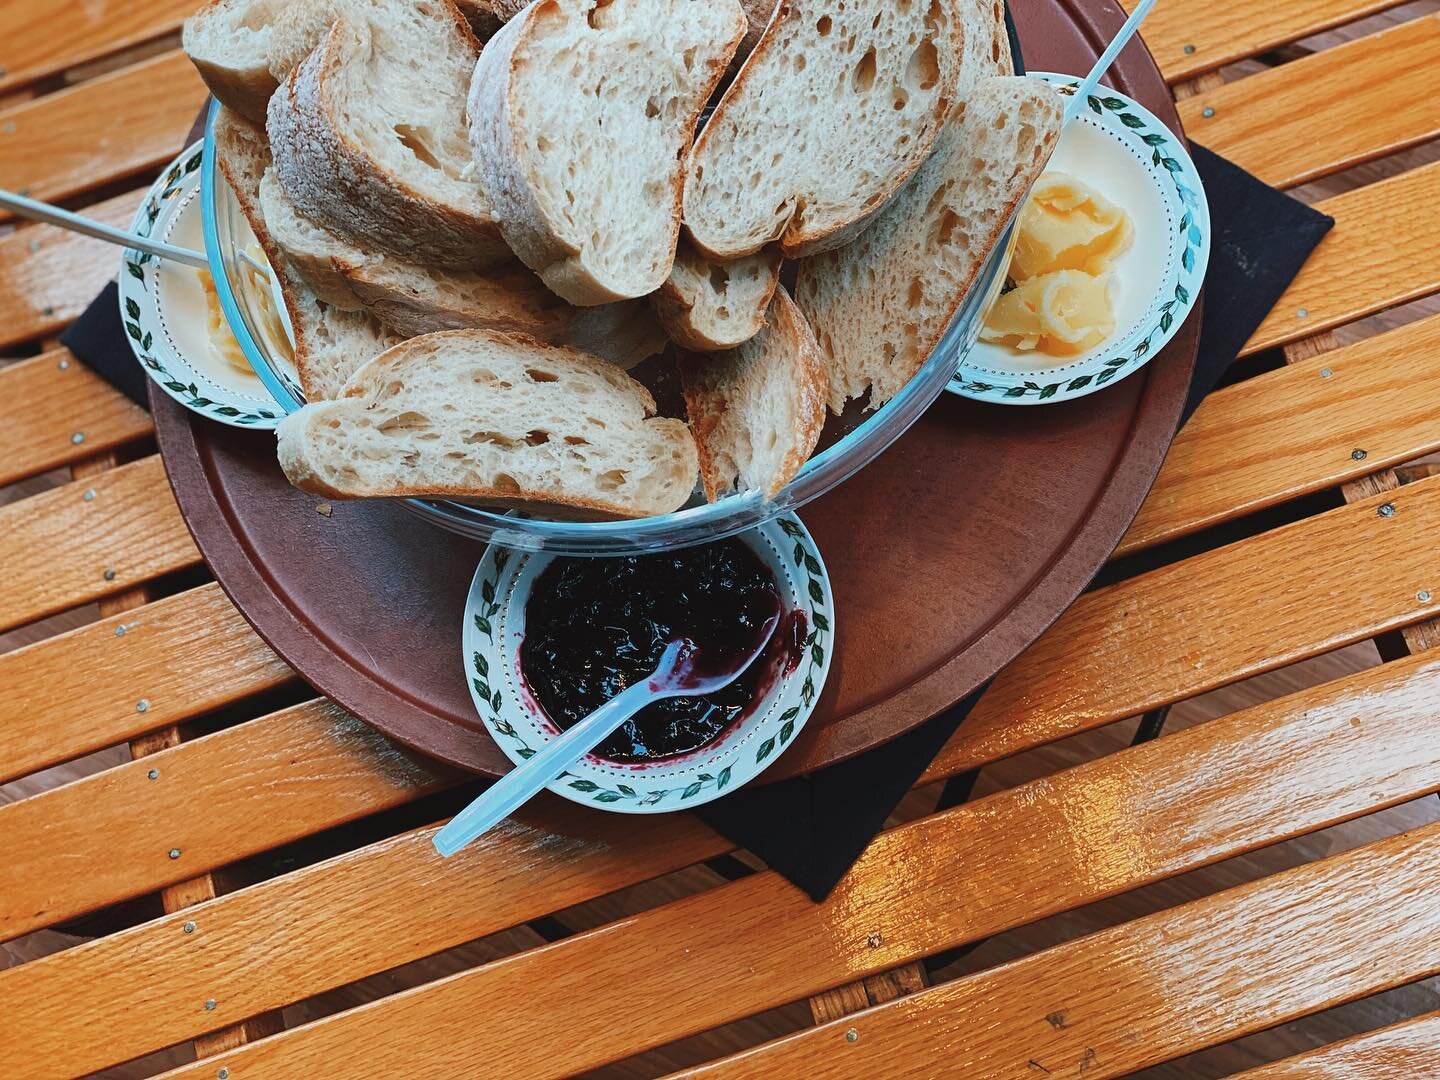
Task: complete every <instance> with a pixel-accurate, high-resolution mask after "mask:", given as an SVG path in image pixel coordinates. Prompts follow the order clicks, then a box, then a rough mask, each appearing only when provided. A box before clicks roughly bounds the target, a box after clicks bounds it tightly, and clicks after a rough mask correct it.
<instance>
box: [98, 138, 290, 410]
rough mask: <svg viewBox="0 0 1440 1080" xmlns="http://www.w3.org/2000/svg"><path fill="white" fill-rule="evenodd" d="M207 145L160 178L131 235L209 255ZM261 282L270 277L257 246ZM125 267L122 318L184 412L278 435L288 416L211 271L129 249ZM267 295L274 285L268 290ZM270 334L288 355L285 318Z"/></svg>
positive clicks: (137, 349)
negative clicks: (204, 189) (204, 228)
mask: <svg viewBox="0 0 1440 1080" xmlns="http://www.w3.org/2000/svg"><path fill="white" fill-rule="evenodd" d="M201 145H202V144H200V143H196V144H195V145H194V146H192V147H190V148H189V149H187V150H186V151H185V152H184V153H182V154H181V155H180V156H179V157H177V158H176V159H175V161H174V162H173V163H172V164H171V165H170V167H169V168H167V169H166V170H165V171H164V172H163V173H161V174H160V178H159V179H158V180H156V181H155V184H154V185H153V186H152V187H151V189H150V191H149V192H148V193H147V195H146V197H145V200H144V202H142V203H141V204H140V209H139V210H138V211H137V212H136V214H135V220H134V221H133V222H132V223H131V231H133V232H136V233H139V234H140V235H142V236H149V237H154V238H155V239H157V240H163V241H165V242H167V243H171V244H177V245H179V246H181V247H186V248H191V249H200V248H203V241H202V238H201V223H200V199H199V194H200V155H201ZM255 252H256V255H257V262H258V268H257V269H255V270H254V271H253V272H254V273H255V274H256V275H257V276H263V275H264V274H265V273H266V270H265V264H264V262H263V259H264V256H263V255H260V254H259V245H258V244H256V245H255ZM122 258H123V261H122V265H121V268H120V277H119V292H120V318H121V321H122V322H123V323H124V326H125V335H126V339H127V340H128V341H129V342H130V347H131V349H132V350H133V351H134V353H135V357H136V359H137V360H139V361H140V366H141V367H142V368H143V369H144V371H145V373H146V374H147V375H149V376H150V378H151V380H152V381H154V383H155V384H156V385H157V386H158V387H160V389H162V390H163V391H164V392H165V393H166V394H168V395H169V396H170V397H171V398H173V399H174V400H175V401H178V402H179V403H180V404H181V405H183V406H185V408H187V409H189V410H191V411H192V412H197V413H199V414H200V415H202V416H206V417H208V418H210V419H211V420H218V421H220V422H221V423H222V424H231V425H233V426H235V427H247V428H260V429H271V428H274V427H275V425H276V424H277V423H279V422H280V418H281V417H283V416H284V415H285V410H284V409H282V408H281V407H280V406H279V405H277V404H276V402H275V399H274V398H273V397H272V396H271V394H270V392H269V391H268V390H266V389H265V386H264V384H263V383H261V382H260V380H259V378H258V377H256V375H255V372H254V369H253V368H252V367H251V366H250V363H249V362H248V361H247V360H246V359H245V355H244V353H242V352H241V351H240V346H239V343H238V342H236V340H235V336H234V335H233V334H232V333H231V332H230V327H229V324H228V323H227V322H226V320H225V317H224V314H223V312H222V311H221V309H220V302H219V298H218V296H217V295H216V293H215V286H214V284H213V282H212V281H211V279H210V274H209V272H208V271H205V270H199V269H196V268H195V267H192V266H187V265H185V264H183V263H179V262H171V261H169V260H164V259H157V258H154V257H152V256H149V255H146V254H144V253H142V252H139V251H135V250H133V249H130V248H126V249H125V251H124V254H123V257H122ZM263 287H264V288H265V289H267V290H268V284H267V285H265V286H263ZM266 332H267V333H268V334H269V335H271V336H272V337H273V341H274V347H275V349H276V350H277V351H278V350H282V349H284V350H288V347H289V342H288V338H287V336H286V330H285V328H284V326H283V324H282V322H281V321H280V319H279V318H278V317H276V318H275V320H274V326H273V327H267V328H266Z"/></svg>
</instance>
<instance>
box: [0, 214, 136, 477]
mask: <svg viewBox="0 0 1440 1080" xmlns="http://www.w3.org/2000/svg"><path fill="white" fill-rule="evenodd" d="M3 243H4V242H3V241H0V246H3ZM0 281H3V279H0ZM4 287H5V286H4V285H3V284H0V290H3V289H4ZM152 430H153V429H152V427H151V424H150V416H149V414H148V413H146V411H145V410H144V409H142V408H140V406H138V405H136V404H134V403H133V402H132V401H130V399H129V398H127V397H125V395H124V394H122V393H120V392H119V391H118V390H116V389H114V388H113V387H111V386H110V384H109V383H107V382H106V381H105V380H104V379H102V378H100V377H99V376H98V375H96V374H95V373H94V372H92V371H91V370H90V369H89V368H87V367H86V366H85V365H84V364H82V363H80V361H78V360H76V359H75V357H74V356H72V355H71V353H70V350H69V349H56V350H54V351H53V352H48V353H45V354H44V355H42V356H36V357H34V358H33V359H30V360H22V361H20V362H19V363H16V364H11V365H10V366H9V367H6V368H0V485H3V484H10V483H14V482H15V481H16V480H21V479H23V478H25V477H27V476H33V475H35V474H36V473H42V472H46V471H47V470H49V469H55V468H59V467H60V466H62V465H69V464H72V463H73V462H75V461H76V460H78V459H79V458H81V457H82V456H87V455H90V454H94V453H95V452H96V451H97V450H110V449H113V448H115V447H117V446H120V445H122V444H124V443H127V442H132V441H133V440H135V439H138V438H141V437H143V436H145V435H148V434H150V432H151V431H152ZM76 435H79V436H80V440H79V441H78V442H77V441H76Z"/></svg>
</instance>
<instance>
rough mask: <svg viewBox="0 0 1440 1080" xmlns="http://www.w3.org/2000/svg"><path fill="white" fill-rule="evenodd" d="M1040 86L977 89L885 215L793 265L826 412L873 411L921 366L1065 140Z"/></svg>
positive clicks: (1000, 84)
mask: <svg viewBox="0 0 1440 1080" xmlns="http://www.w3.org/2000/svg"><path fill="white" fill-rule="evenodd" d="M1062 112H1063V104H1062V99H1061V97H1060V95H1059V94H1057V93H1056V92H1055V91H1054V90H1052V89H1051V88H1050V87H1049V86H1047V85H1046V84H1045V83H1042V82H1040V81H1039V80H1038V79H1027V78H1023V77H1019V78H1017V77H1014V76H1009V77H1003V78H993V79H987V80H985V81H984V82H982V83H980V84H979V85H978V86H977V87H976V88H975V89H974V90H973V91H972V92H971V93H970V96H969V99H968V101H967V102H966V104H965V109H964V116H963V119H961V120H960V121H959V122H957V123H954V124H952V125H951V126H950V128H949V129H948V130H947V131H946V134H945V137H944V139H942V141H941V145H940V147H939V148H938V149H937V150H936V152H935V155H934V156H933V157H932V158H931V159H930V160H929V161H928V162H926V163H925V166H924V168H922V169H921V170H920V171H919V172H918V173H917V174H916V175H915V178H914V179H913V180H911V181H910V183H909V184H907V185H906V186H905V188H904V190H903V191H902V192H901V193H900V196H899V197H898V198H897V199H895V201H894V202H892V203H891V204H890V206H889V207H887V208H886V210H885V212H884V214H882V215H881V216H880V217H879V219H877V220H876V222H875V223H874V224H873V225H872V226H871V227H870V228H869V229H868V230H866V232H865V233H864V235H862V236H861V237H860V239H859V240H857V241H856V242H855V243H853V244H851V245H850V246H849V247H846V248H842V249H841V250H839V251H832V252H829V253H827V254H824V255H820V256H817V257H815V258H812V259H805V260H803V261H802V262H801V263H800V266H799V269H798V271H797V277H796V285H795V300H796V303H798V304H799V305H800V309H801V310H802V311H803V312H804V313H805V317H806V318H807V319H809V321H810V325H811V326H812V327H814V329H815V337H816V339H817V340H818V341H819V343H820V347H821V349H823V350H824V351H825V353H826V355H827V356H828V357H829V358H830V408H831V409H833V410H834V411H835V412H837V413H838V412H840V411H841V410H842V409H843V408H844V406H845V402H846V401H847V400H849V399H851V398H858V397H862V396H863V395H864V394H865V392H866V390H869V391H870V406H871V407H872V408H873V407H875V406H878V405H880V404H881V403H882V402H885V401H888V400H889V399H890V398H892V397H894V396H895V394H896V393H898V392H899V391H900V389H901V388H902V387H903V386H904V385H905V384H906V383H907V382H909V381H910V379H911V377H913V376H914V375H915V373H916V372H917V371H919V370H920V368H921V367H922V366H923V365H924V363H925V361H926V360H927V359H928V358H929V357H930V354H931V352H932V351H933V350H934V348H935V346H936V345H937V344H939V341H940V339H941V337H942V336H943V335H944V333H945V331H946V329H947V328H948V327H949V325H950V321H951V319H953V318H954V316H955V313H956V311H957V310H958V309H959V307H960V304H961V302H962V301H963V300H964V298H965V296H966V294H967V293H968V292H969V291H970V288H971V286H972V285H973V284H974V282H975V279H976V276H977V275H978V274H979V272H980V269H981V268H982V267H983V266H984V263H985V260H986V259H987V258H988V257H989V256H990V253H991V251H992V250H994V247H995V244H996V243H997V242H998V240H999V239H1000V235H1001V233H1002V232H1003V230H1004V228H1005V226H1006V224H1008V222H1009V221H1010V219H1011V217H1012V216H1013V214H1014V212H1015V208H1016V207H1017V206H1018V205H1019V203H1020V200H1021V199H1023V198H1024V197H1025V194H1026V192H1028V191H1029V190H1030V185H1031V184H1032V183H1033V182H1034V180H1035V178H1036V177H1037V176H1039V175H1040V173H1041V171H1042V170H1043V169H1044V168H1045V163H1046V162H1047V161H1048V160H1049V159H1050V153H1051V151H1052V150H1053V149H1054V147H1055V142H1056V140H1057V139H1058V137H1059V134H1060V123H1061V115H1062Z"/></svg>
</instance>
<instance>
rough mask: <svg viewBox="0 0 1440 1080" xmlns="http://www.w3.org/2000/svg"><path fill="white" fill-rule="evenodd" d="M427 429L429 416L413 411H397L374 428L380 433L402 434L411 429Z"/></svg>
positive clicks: (428, 427)
mask: <svg viewBox="0 0 1440 1080" xmlns="http://www.w3.org/2000/svg"><path fill="white" fill-rule="evenodd" d="M429 429H430V418H429V417H428V416H426V415H425V414H424V413H418V412H413V411H412V412H402V413H398V414H396V415H395V416H392V417H390V418H389V419H387V420H382V421H381V422H380V423H379V424H377V425H375V430H376V431H378V432H379V433H380V434H381V435H394V434H396V433H401V434H404V433H408V432H412V431H428V430H429Z"/></svg>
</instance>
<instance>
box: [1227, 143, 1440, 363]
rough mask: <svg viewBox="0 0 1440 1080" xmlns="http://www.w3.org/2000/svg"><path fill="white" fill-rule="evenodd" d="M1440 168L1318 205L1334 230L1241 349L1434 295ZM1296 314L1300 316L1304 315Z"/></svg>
mask: <svg viewBox="0 0 1440 1080" xmlns="http://www.w3.org/2000/svg"><path fill="white" fill-rule="evenodd" d="M1437 204H1440V163H1436V164H1433V165H1426V166H1424V167H1422V168H1419V169H1412V170H1410V171H1409V172H1405V173H1401V174H1400V175H1399V176H1395V177H1392V178H1391V179H1389V180H1382V181H1380V182H1378V183H1374V184H1368V185H1366V186H1365V187H1362V188H1357V189H1356V190H1354V191H1347V192H1345V193H1344V194H1343V195H1336V196H1335V197H1334V198H1331V199H1326V200H1324V201H1323V202H1320V203H1318V204H1316V209H1318V210H1320V211H1322V212H1324V213H1326V214H1329V215H1330V216H1331V217H1333V218H1334V219H1335V228H1334V229H1332V230H1331V231H1330V234H1329V235H1328V236H1327V237H1326V238H1325V239H1324V240H1323V241H1322V242H1321V243H1320V246H1319V247H1318V248H1316V249H1315V253H1314V254H1313V255H1311V256H1310V260H1309V262H1307V263H1306V264H1305V266H1304V267H1303V268H1302V269H1301V271H1300V273H1299V274H1298V275H1297V276H1296V278H1295V280H1294V281H1293V282H1291V284H1290V288H1289V289H1287V290H1286V291H1285V294H1284V295H1283V296H1281V298H1280V300H1279V301H1278V302H1277V303H1276V305H1275V308H1274V309H1273V310H1272V311H1271V312H1270V314H1269V315H1268V316H1266V318H1265V321H1264V322H1262V323H1261V324H1260V326H1259V328H1258V329H1257V330H1256V331H1255V333H1254V335H1252V336H1251V338H1250V340H1249V341H1248V342H1246V344H1245V348H1244V349H1243V350H1241V355H1242V356H1248V355H1250V354H1251V353H1256V352H1259V351H1260V350H1262V349H1269V348H1274V347H1275V346H1277V345H1284V344H1286V343H1287V342H1291V341H1296V340H1298V339H1300V338H1303V337H1309V336H1310V335H1312V334H1317V333H1319V332H1320V331H1322V330H1331V329H1334V328H1335V327H1337V326H1340V325H1341V324H1343V323H1347V322H1352V321H1354V320H1356V319H1360V318H1363V317H1365V316H1366V315H1373V314H1374V313H1375V312H1377V311H1383V310H1384V309H1385V308H1389V307H1394V306H1395V305H1397V304H1403V303H1407V302H1408V301H1411V300H1418V299H1420V298H1421V297H1425V296H1429V295H1431V294H1432V293H1434V292H1436V291H1437V290H1440V261H1437V260H1436V259H1435V258H1433V255H1434V253H1435V251H1436V249H1437V248H1440V216H1437V215H1436V214H1434V213H1433V212H1432V211H1431V208H1432V207H1434V206H1436V205H1437ZM1301 312H1304V314H1303V315H1302V314H1301Z"/></svg>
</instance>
